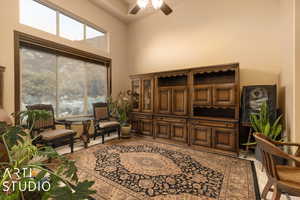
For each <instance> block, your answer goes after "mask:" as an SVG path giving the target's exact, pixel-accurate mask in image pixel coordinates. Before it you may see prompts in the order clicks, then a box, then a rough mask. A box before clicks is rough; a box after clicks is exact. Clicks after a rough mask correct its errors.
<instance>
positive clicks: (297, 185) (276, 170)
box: [254, 134, 300, 200]
mask: <svg viewBox="0 0 300 200" xmlns="http://www.w3.org/2000/svg"><path fill="white" fill-rule="evenodd" d="M254 137H255V139H256V141H257V143H258V145H259V147H260V150H261V153H262V159H263V165H264V168H265V169H266V173H267V176H268V182H267V184H266V186H265V188H264V190H263V192H262V199H266V196H267V194H268V192H269V191H272V190H273V197H272V199H273V200H279V199H280V197H281V194H282V193H288V194H290V195H292V196H297V197H300V157H299V156H300V155H299V153H300V144H296V143H285V142H275V141H272V140H269V139H268V138H267V137H266V136H264V135H263V134H255V135H254ZM278 146H295V147H298V150H297V152H296V154H295V155H290V154H287V153H285V152H284V151H282V150H281V148H279V147H278ZM274 157H280V158H284V159H287V160H289V161H291V162H294V164H295V165H296V166H295V167H294V166H285V165H278V164H277V163H276V161H275V159H274ZM272 187H273V189H272Z"/></svg>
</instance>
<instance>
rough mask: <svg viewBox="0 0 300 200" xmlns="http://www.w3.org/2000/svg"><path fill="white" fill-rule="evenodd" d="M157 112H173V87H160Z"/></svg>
mask: <svg viewBox="0 0 300 200" xmlns="http://www.w3.org/2000/svg"><path fill="white" fill-rule="evenodd" d="M157 90H158V92H157V93H158V94H157V95H158V96H157V112H158V113H161V114H170V113H171V94H172V89H171V88H158V89H157Z"/></svg>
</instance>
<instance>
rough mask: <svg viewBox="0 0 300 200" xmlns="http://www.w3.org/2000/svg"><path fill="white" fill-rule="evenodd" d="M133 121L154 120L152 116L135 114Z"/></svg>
mask: <svg viewBox="0 0 300 200" xmlns="http://www.w3.org/2000/svg"><path fill="white" fill-rule="evenodd" d="M132 119H135V120H140V119H149V120H150V119H152V115H143V114H133V115H132Z"/></svg>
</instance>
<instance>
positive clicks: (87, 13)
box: [0, 0, 129, 112]
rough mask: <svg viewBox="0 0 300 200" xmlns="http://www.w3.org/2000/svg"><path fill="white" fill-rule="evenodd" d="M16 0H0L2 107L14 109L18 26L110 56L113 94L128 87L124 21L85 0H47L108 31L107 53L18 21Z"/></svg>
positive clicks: (8, 109) (21, 29)
mask: <svg viewBox="0 0 300 200" xmlns="http://www.w3.org/2000/svg"><path fill="white" fill-rule="evenodd" d="M18 2H19V1H18V0H2V1H1V7H0V27H1V31H0V65H1V66H5V67H6V72H5V88H4V108H5V110H7V111H8V112H13V111H14V41H13V31H14V30H18V31H21V32H25V33H28V34H31V35H34V36H38V37H42V38H45V39H49V40H52V41H55V42H59V43H62V44H66V45H69V46H72V47H75V48H79V49H82V50H85V51H89V52H92V53H96V54H99V55H103V56H107V57H111V58H112V77H113V80H112V89H113V94H116V93H117V92H118V91H119V90H123V89H127V88H128V87H129V80H128V68H127V55H126V52H127V25H126V24H124V23H123V22H121V21H119V20H118V19H116V18H115V17H112V16H111V15H109V14H108V13H106V12H105V11H103V10H101V9H99V8H98V7H96V6H94V5H93V4H91V3H89V2H88V1H87V0H49V2H50V3H53V4H56V5H59V7H61V8H63V9H66V10H68V11H70V12H71V13H75V14H76V15H77V16H80V17H81V18H83V19H86V20H88V21H90V22H91V23H93V24H95V25H97V26H99V27H101V28H103V29H104V30H106V31H108V32H109V36H110V53H109V54H107V53H104V52H101V51H99V50H96V49H92V48H89V47H87V46H85V45H84V44H80V43H74V42H71V41H69V40H66V39H62V38H59V37H57V36H54V35H51V34H48V33H45V32H42V31H38V30H35V29H32V28H30V27H27V26H24V25H20V24H19V23H18V21H19V20H18V18H19V9H18V8H19V5H18Z"/></svg>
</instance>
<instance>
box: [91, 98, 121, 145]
mask: <svg viewBox="0 0 300 200" xmlns="http://www.w3.org/2000/svg"><path fill="white" fill-rule="evenodd" d="M93 113H94V131H95V132H94V140H95V139H96V137H97V136H99V135H101V136H102V144H103V143H104V137H105V134H109V133H111V132H115V131H117V132H118V137H119V139H120V137H121V135H120V129H121V126H120V123H119V122H117V121H116V120H114V119H112V118H111V117H110V114H109V111H108V106H107V104H106V103H94V104H93Z"/></svg>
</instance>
